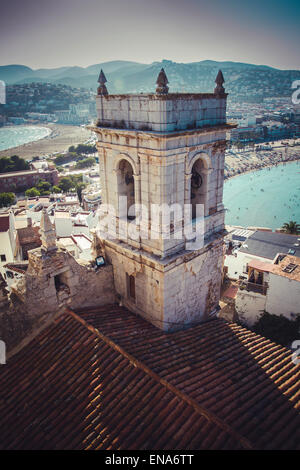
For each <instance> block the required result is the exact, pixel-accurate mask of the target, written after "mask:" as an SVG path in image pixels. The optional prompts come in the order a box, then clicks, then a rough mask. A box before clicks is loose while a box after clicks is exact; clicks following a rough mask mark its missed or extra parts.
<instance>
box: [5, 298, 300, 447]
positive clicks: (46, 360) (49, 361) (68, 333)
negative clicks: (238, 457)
mask: <svg viewBox="0 0 300 470" xmlns="http://www.w3.org/2000/svg"><path fill="white" fill-rule="evenodd" d="M32 358H34V367H33V362H32V361H33V359H32ZM8 365H9V367H7V366H5V367H3V368H1V389H0V427H1V437H0V448H3V449H110V450H118V449H129V450H130V449H151V450H155V449H245V448H246V449H249V448H250V449H251V448H261V449H275V448H276V449H296V448H299V446H300V444H299V442H300V440H299V429H300V417H299V407H300V403H299V396H300V390H299V376H300V366H295V365H294V364H293V363H292V361H291V352H290V351H288V350H287V349H285V348H283V347H281V346H278V345H276V344H274V343H272V342H271V341H269V340H267V339H265V338H262V337H260V336H258V335H256V334H254V333H253V332H251V331H249V330H246V329H245V328H242V327H241V326H238V325H237V324H234V323H227V322H226V321H224V320H222V319H214V320H211V321H209V322H207V323H204V324H199V325H197V326H194V327H193V328H189V329H186V330H183V331H179V332H175V333H164V332H162V331H161V330H159V329H157V328H155V327H154V326H153V325H151V324H150V323H148V322H146V321H145V320H143V319H142V318H141V317H139V316H136V315H134V314H132V313H130V312H129V311H128V310H126V309H125V308H122V307H118V306H116V305H112V306H106V307H101V308H94V309H86V310H84V311H82V312H79V313H78V314H75V313H74V312H72V311H70V310H68V311H66V312H65V313H64V314H62V315H61V316H59V317H58V318H56V320H55V321H54V322H53V323H52V324H51V325H50V326H48V327H47V328H46V329H45V330H44V331H42V332H41V333H40V334H39V335H38V336H37V337H36V338H34V339H33V340H32V341H31V342H30V343H29V344H27V346H25V347H24V348H23V349H22V350H21V351H20V352H18V353H16V354H15V355H14V356H12V357H11V358H8Z"/></svg>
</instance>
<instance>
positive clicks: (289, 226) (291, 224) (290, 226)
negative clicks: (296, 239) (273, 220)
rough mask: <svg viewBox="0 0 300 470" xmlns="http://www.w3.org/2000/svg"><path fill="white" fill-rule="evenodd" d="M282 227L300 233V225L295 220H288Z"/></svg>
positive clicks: (288, 231)
mask: <svg viewBox="0 0 300 470" xmlns="http://www.w3.org/2000/svg"><path fill="white" fill-rule="evenodd" d="M281 229H282V230H283V231H284V232H286V233H293V234H295V235H298V234H300V225H299V224H297V222H296V221H295V220H290V221H289V222H286V223H285V224H283V226H282V227H281Z"/></svg>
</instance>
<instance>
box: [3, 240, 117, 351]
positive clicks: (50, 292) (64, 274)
mask: <svg viewBox="0 0 300 470" xmlns="http://www.w3.org/2000/svg"><path fill="white" fill-rule="evenodd" d="M58 284H59V285H58ZM11 289H12V294H11V299H10V303H8V302H7V303H6V304H5V305H2V307H1V306H0V339H2V340H4V341H5V342H6V345H7V349H8V350H10V349H12V348H13V347H15V346H17V345H18V344H19V343H20V341H22V340H23V339H24V338H26V337H28V336H30V335H31V336H32V335H34V332H35V331H37V330H38V329H39V328H41V327H42V325H43V324H47V323H48V322H49V321H51V319H53V317H54V316H55V315H57V314H59V313H60V312H62V311H63V310H64V308H65V307H67V306H68V307H70V308H71V309H77V308H84V307H90V306H97V305H106V304H112V303H115V302H116V296H115V290H114V280H113V269H112V266H111V265H106V266H102V267H100V268H98V269H97V270H95V269H94V268H92V267H91V266H90V264H89V263H88V262H86V261H82V260H80V261H77V260H75V258H73V256H72V255H71V254H70V253H68V252H67V251H66V250H63V249H58V250H53V251H50V252H45V251H43V250H42V249H40V248H38V249H36V250H32V251H30V252H29V267H28V270H27V272H26V274H25V276H24V278H23V279H21V280H20V281H18V282H17V283H16V284H13V285H12V288H11Z"/></svg>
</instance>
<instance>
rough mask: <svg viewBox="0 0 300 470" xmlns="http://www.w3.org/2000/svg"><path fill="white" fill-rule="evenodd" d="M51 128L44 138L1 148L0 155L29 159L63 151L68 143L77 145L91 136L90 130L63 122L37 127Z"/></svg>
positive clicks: (67, 146)
mask: <svg viewBox="0 0 300 470" xmlns="http://www.w3.org/2000/svg"><path fill="white" fill-rule="evenodd" d="M41 126H42V127H47V128H49V129H51V134H50V135H49V136H47V137H45V138H44V139H40V140H37V141H35V142H29V143H27V144H24V145H20V146H18V147H13V148H10V149H7V150H1V151H0V156H10V155H18V156H19V157H22V158H24V159H25V160H30V159H32V157H35V156H44V155H49V154H52V153H54V152H63V151H64V150H67V149H68V148H69V147H70V145H77V144H81V143H83V142H85V141H86V140H87V139H89V138H90V137H91V136H92V133H91V131H89V130H87V129H85V128H84V127H80V126H69V125H64V124H44V123H43V124H40V125H39V127H41Z"/></svg>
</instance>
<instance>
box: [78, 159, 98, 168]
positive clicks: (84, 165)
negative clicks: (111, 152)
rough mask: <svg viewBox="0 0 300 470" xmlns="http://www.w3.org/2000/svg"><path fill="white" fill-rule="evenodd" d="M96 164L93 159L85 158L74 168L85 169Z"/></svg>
mask: <svg viewBox="0 0 300 470" xmlns="http://www.w3.org/2000/svg"><path fill="white" fill-rule="evenodd" d="M95 164H96V160H95V159H94V158H93V157H89V158H85V159H84V160H80V161H79V162H77V163H76V167H75V168H87V167H90V166H94V165H95Z"/></svg>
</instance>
